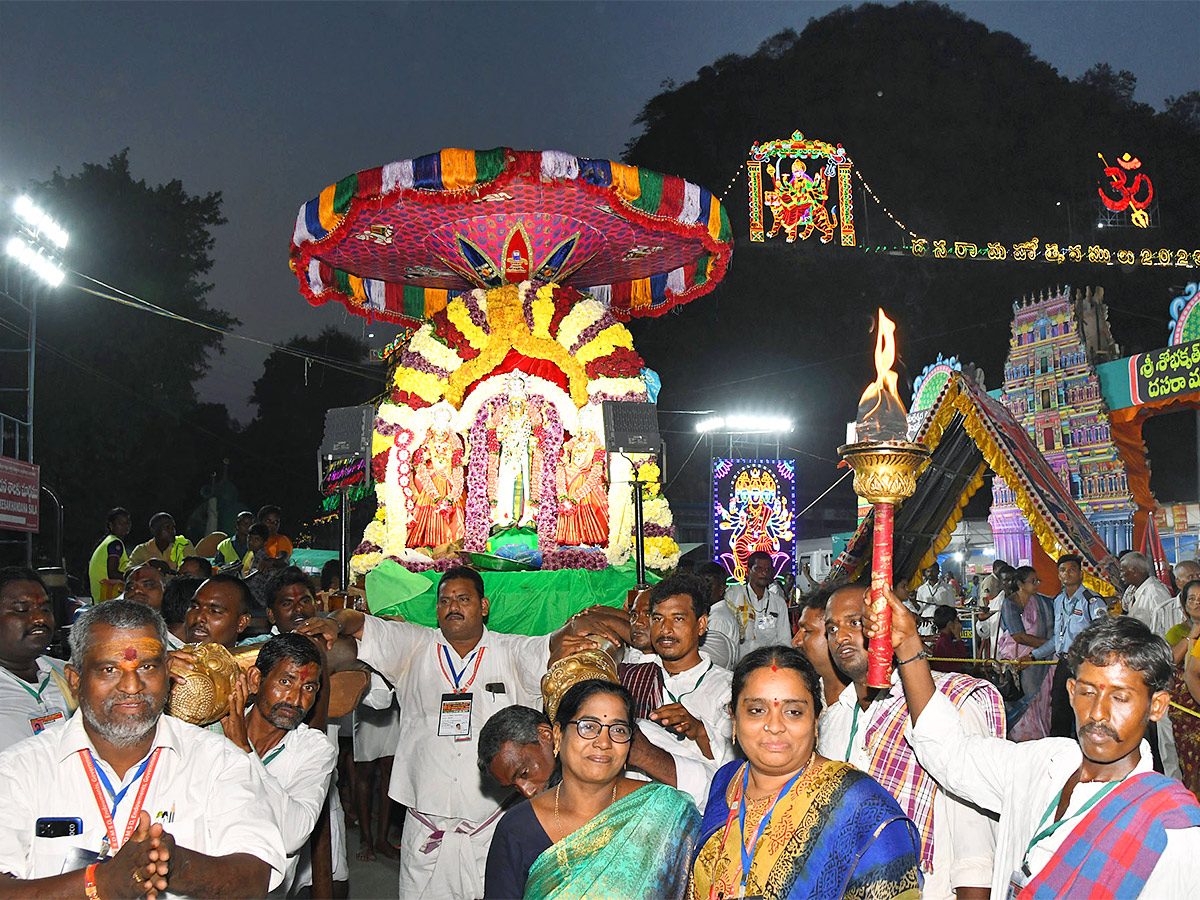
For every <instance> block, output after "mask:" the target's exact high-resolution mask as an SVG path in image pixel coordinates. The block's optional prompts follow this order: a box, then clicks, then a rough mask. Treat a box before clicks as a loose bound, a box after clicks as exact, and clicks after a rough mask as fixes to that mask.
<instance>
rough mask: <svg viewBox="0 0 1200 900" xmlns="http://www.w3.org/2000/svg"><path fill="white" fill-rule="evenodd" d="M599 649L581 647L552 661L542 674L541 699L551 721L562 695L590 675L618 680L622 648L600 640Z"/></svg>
mask: <svg viewBox="0 0 1200 900" xmlns="http://www.w3.org/2000/svg"><path fill="white" fill-rule="evenodd" d="M598 643H599V644H600V649H599V650H581V651H580V652H578V653H572V654H571V655H570V656H564V657H563V658H562V659H560V660H558V661H557V662H555V663H553V664H552V665H551V666H550V668H549V669H548V670H547V672H546V674H545V675H543V676H542V701H543V703H545V705H546V715H547V716H549V717H550V720H551V721H554V714H555V713H557V712H558V704H559V703H561V702H562V698H563V694H565V693H566V692H567V691H569V690H570V689H571V688H573V687H574V686H575V685H577V684H579V682H581V681H587V680H588V679H590V678H599V679H600V680H601V681H612V682H614V683H617V682H619V681H620V679H619V678H618V677H617V655H618V654H619V653H620V652H621V648H620V647H619V646H617V645H616V644H613V643H612V642H611V641H607V640H601V641H599V642H598Z"/></svg>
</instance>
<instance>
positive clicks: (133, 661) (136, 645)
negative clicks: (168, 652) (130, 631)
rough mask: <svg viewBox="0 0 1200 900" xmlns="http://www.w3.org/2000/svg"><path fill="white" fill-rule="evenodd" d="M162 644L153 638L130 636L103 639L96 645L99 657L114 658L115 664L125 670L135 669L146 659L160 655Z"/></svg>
mask: <svg viewBox="0 0 1200 900" xmlns="http://www.w3.org/2000/svg"><path fill="white" fill-rule="evenodd" d="M162 653H163V645H162V643H161V642H160V641H158V640H155V639H154V638H148V637H147V638H132V639H129V640H123V641H121V640H117V641H105V642H104V643H102V644H99V645H98V646H97V647H96V656H97V657H98V658H99V659H111V660H116V662H117V665H118V666H119V667H120V668H122V669H125V670H127V671H131V670H133V669H136V668H137V667H138V665H139V663H141V662H144V661H145V660H147V659H157V658H159V657H161V656H162Z"/></svg>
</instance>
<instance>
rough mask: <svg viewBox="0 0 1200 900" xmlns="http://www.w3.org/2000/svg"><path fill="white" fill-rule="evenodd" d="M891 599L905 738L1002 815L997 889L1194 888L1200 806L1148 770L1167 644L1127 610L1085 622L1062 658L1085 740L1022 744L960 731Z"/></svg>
mask: <svg viewBox="0 0 1200 900" xmlns="http://www.w3.org/2000/svg"><path fill="white" fill-rule="evenodd" d="M889 605H890V606H891V611H892V625H891V634H892V646H893V648H895V651H896V655H897V656H898V657H899V658H900V660H901V662H900V664H899V668H900V673H901V679H902V681H903V684H904V691H905V694H906V695H907V698H908V708H909V712H910V715H911V719H912V721H911V724H910V726H909V728H908V730H907V737H908V740H909V741H910V742H911V744H912V746H913V749H914V750H915V751H916V753H917V757H918V758H919V759H920V760H921V764H922V765H924V766H925V767H926V768H927V769H929V771H930V772H932V773H934V775H935V776H936V777H937V779H938V780H939V781H940V782H942V783H944V784H946V785H947V786H948V787H950V788H951V789H952V790H954V791H956V792H958V793H959V794H961V795H962V796H963V797H966V798H968V799H969V800H971V801H972V802H974V803H977V804H979V806H981V807H983V808H984V809H988V810H991V811H993V812H995V813H997V814H998V815H999V817H1000V819H999V826H998V828H999V834H998V837H997V841H996V855H995V864H994V866H993V870H992V878H991V886H992V896H993V897H1001V896H1005V895H1006V892H1008V891H1010V890H1016V891H1020V893H1021V896H1022V897H1093V896H1104V897H1139V896H1140V897H1146V898H1152V900H1176V898H1178V900H1184V898H1193V897H1195V896H1196V859H1197V858H1198V856H1200V805H1197V803H1196V798H1195V797H1194V796H1192V794H1191V793H1190V792H1189V791H1188V790H1187V789H1186V788H1184V787H1183V785H1181V784H1179V782H1177V781H1175V780H1174V779H1171V778H1167V777H1165V776H1163V775H1160V774H1158V773H1156V772H1154V771H1152V770H1151V767H1150V752H1149V745H1148V744H1147V743H1146V741H1145V740H1143V735H1144V734H1145V733H1146V728H1147V725H1148V723H1150V722H1153V721H1156V720H1158V719H1161V718H1162V717H1163V716H1164V715H1165V713H1166V711H1167V705H1168V703H1169V701H1170V695H1169V694H1168V693H1167V685H1168V684H1169V683H1170V680H1171V672H1172V668H1173V666H1172V660H1171V653H1170V649H1169V648H1168V647H1167V644H1166V642H1165V641H1164V640H1162V639H1161V638H1159V637H1157V636H1156V635H1153V634H1152V633H1151V632H1150V630H1149V629H1148V628H1147V627H1146V626H1145V625H1144V624H1143V623H1142V622H1139V621H1137V620H1136V619H1132V618H1130V617H1128V616H1115V617H1113V618H1101V619H1098V620H1097V621H1095V622H1094V623H1092V624H1091V625H1089V626H1088V627H1087V628H1085V629H1084V630H1083V631H1081V632H1080V633H1079V635H1078V637H1076V638H1075V640H1074V642H1073V643H1072V644H1071V649H1070V651H1069V653H1068V656H1067V664H1068V665H1069V666H1070V669H1071V678H1070V679H1069V681H1068V683H1067V690H1068V692H1069V694H1070V697H1071V706H1072V708H1073V710H1074V713H1075V720H1076V724H1077V731H1078V735H1079V737H1078V739H1077V740H1071V739H1068V738H1054V737H1051V738H1043V739H1042V740H1037V741H1026V742H1024V743H1020V744H1015V743H1011V742H1009V741H1003V740H995V739H993V738H987V737H982V736H979V735H971V734H967V733H966V732H965V731H964V730H963V728H962V726H961V724H960V722H959V717H958V716H956V715H955V713H954V709H953V707H952V706H951V705H950V704H949V703H948V702H946V699H945V698H944V697H942V696H940V695H939V694H938V692H937V691H936V690H934V686H933V681H932V679H931V677H930V672H929V666H928V664H927V663H926V662H925V660H924V658H923V655H924V654H923V652H922V645H921V642H920V638H919V637H918V636H917V633H916V628H915V623H914V622H913V619H912V616H911V615H910V614H909V613H908V612H907V611H906V610H905V609H904V608H903V606H902V604H900V603H898V602H896V601H895V599H894V598H890V599H889ZM868 619H869V620H868V625H867V633H868V634H873V633H875V631H876V629H877V623H876V622H875V620H874V619H873V618H871V617H868ZM1009 896H1011V895H1009Z"/></svg>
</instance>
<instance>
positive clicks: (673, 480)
mask: <svg viewBox="0 0 1200 900" xmlns="http://www.w3.org/2000/svg"><path fill="white" fill-rule="evenodd" d="M702 440H704V435H700V437H698V438H696V443H694V444H692V449H691V451H690V452H689V453H688V455H687V457H686V458H685V459H684V460H683V464H682V465H680V467H679V468H678V469H676V470H675V478H672V479H671V480H670V481H668V482H667V483H666V485H665V486H664V487H663V489H662V492H663V493H664V494H665V493H666V492H667V488H669V487H670V486H671V485H673V484H674V483H675V479H676V478H678V477H679V476H680V475H682V474H683V470H684V469H685V468H687V464H688V462H690V461H691V458H692V456H693V455H694V454H695V452H696V448H697V447H699V446H700V442H701V441H702Z"/></svg>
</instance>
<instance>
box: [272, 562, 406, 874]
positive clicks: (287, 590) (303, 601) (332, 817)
mask: <svg viewBox="0 0 1200 900" xmlns="http://www.w3.org/2000/svg"><path fill="white" fill-rule="evenodd" d="M264 594H265V600H266V604H267V620H268V621H269V622H270V623H271V634H272V635H278V634H290V633H291V632H292V631H294V630H295V629H296V628H297V627H298V626H299V625H301V624H302V623H304V622H307V621H308V620H309V619H310V618H312V617H313V616H315V615H316V614H317V605H316V604H317V598H316V592H315V591H314V590H313V583H312V579H311V578H310V577H309V576H308V573H307V572H305V571H304V570H303V569H301V568H300V567H299V566H286V567H284V568H282V569H276V570H274V571H273V572H272V573H271V575H270V577H269V578H268V580H267V584H266V589H265V591H264ZM382 682H383V679H382V678H380V677H379V676H378V675H373V676H372V677H371V687H372V688H374V687H375V686H376V684H382ZM388 692H389V693H390V688H389V689H388ZM344 718H345V719H346V720H348V721H350V722H353V721H354V714H351V715H350V716H346V717H344ZM337 722H338V720H334V721H333V722H330V723H329V724H328V726H327V734H328V736H329V739H330V741H332V742H334V743H335V744H336V742H337V739H338V733H339V728H338V724H337ZM336 784H337V772H336V771H335V772H334V785H335V787H334V789H333V790H332V791H330V793H329V837H330V851H331V854H332V857H333V890H334V896H337V897H340V896H345V893H344V892H345V891H348V890H349V881H350V867H349V864H348V861H347V858H346V812H345V810H344V809H343V808H342V800H341V794H340V792H339V791H338V790H337V787H336ZM311 881H312V869H311V867H310V866H309V864H308V860H307V857H306V858H305V859H304V863H303V865H301V866H300V869H299V874H298V876H297V877H296V878H295V879H293V884H292V887H293V888H294V889H298V888H302V887H304V886H306V885H307V884H310V883H311Z"/></svg>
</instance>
